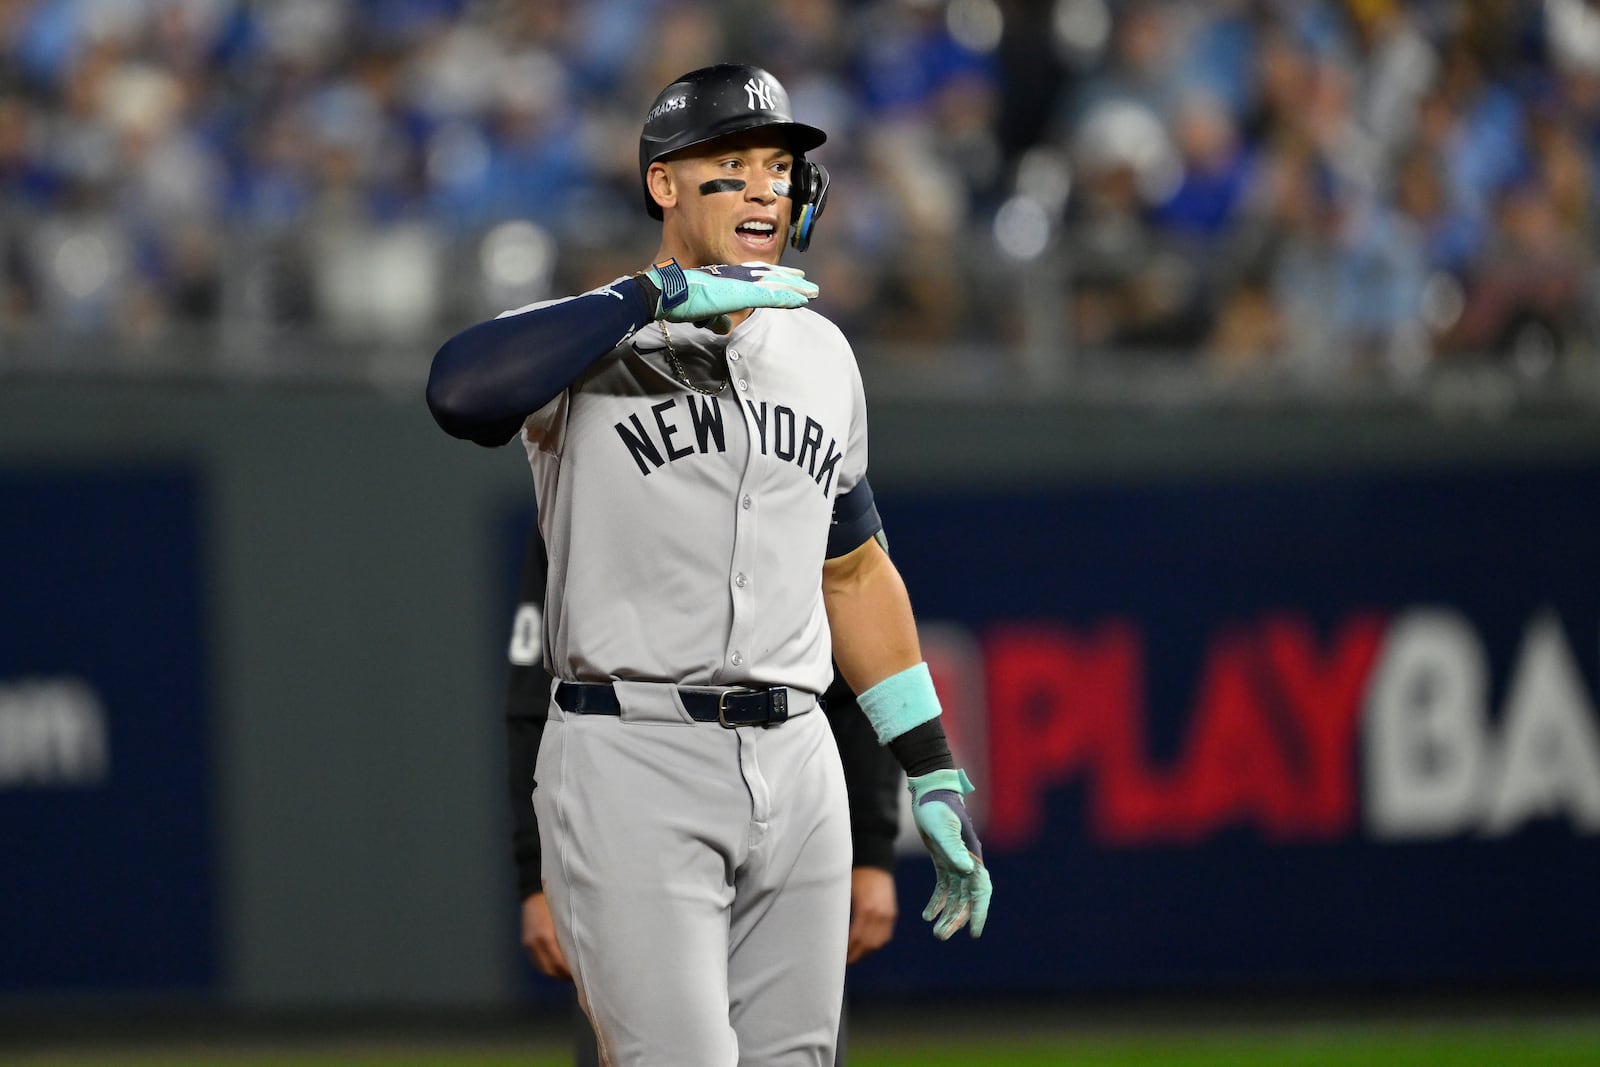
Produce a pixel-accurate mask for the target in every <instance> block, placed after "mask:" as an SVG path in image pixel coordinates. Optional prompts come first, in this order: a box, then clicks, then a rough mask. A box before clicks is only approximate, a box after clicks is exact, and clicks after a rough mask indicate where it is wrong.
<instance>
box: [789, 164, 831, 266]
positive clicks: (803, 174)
mask: <svg viewBox="0 0 1600 1067" xmlns="http://www.w3.org/2000/svg"><path fill="white" fill-rule="evenodd" d="M794 177H795V181H794V221H793V223H792V226H793V232H792V233H791V234H790V236H789V244H790V245H792V246H793V247H794V250H795V251H796V252H804V251H805V250H806V246H807V245H809V244H811V229H812V227H813V226H815V225H816V222H817V218H818V217H819V216H820V215H821V214H822V209H823V208H824V207H826V206H827V204H828V170H827V168H826V167H824V166H823V165H822V164H820V163H813V162H811V161H810V160H800V161H799V162H798V163H797V164H796V165H795V176H794Z"/></svg>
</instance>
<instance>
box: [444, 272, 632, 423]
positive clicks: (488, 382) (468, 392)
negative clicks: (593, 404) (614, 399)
mask: <svg viewBox="0 0 1600 1067" xmlns="http://www.w3.org/2000/svg"><path fill="white" fill-rule="evenodd" d="M648 299H649V294H648V293H646V292H644V291H643V290H641V288H640V283H639V282H638V280H636V279H633V278H629V279H626V280H624V281H620V282H616V283H614V284H613V285H612V286H611V287H610V288H608V289H602V290H599V291H597V292H593V293H587V294H585V295H583V296H577V297H573V298H572V299H570V300H562V301H559V302H557V303H554V304H548V305H546V306H544V307H541V308H535V309H534V310H532V311H524V312H522V313H521V314H520V315H507V316H504V317H502V318H498V319H490V320H489V321H488V322H480V323H478V324H477V325H476V326H469V327H467V328H466V329H465V330H462V331H461V332H460V333H458V334H456V335H455V336H454V337H452V338H450V339H449V340H448V341H446V342H445V343H444V344H443V345H441V346H440V348H439V351H438V352H436V353H435V354H434V357H433V367H432V369H431V370H430V371H429V373H428V410H429V411H431V412H432V413H433V420H434V421H435V422H437V423H438V424H439V427H440V429H442V430H444V432H445V433H447V434H449V435H450V436H452V437H460V438H464V439H465V440H468V441H474V442H476V443H478V444H480V445H486V446H494V445H503V444H505V443H506V442H507V441H509V440H511V439H512V438H513V437H515V436H516V435H517V431H518V430H519V429H520V428H521V427H522V422H523V420H524V419H526V418H527V417H528V416H529V415H531V414H533V413H534V412H535V411H538V410H539V409H540V408H542V407H544V406H545V405H546V404H548V403H549V402H550V401H551V400H553V399H554V398H555V397H557V396H558V395H560V393H561V391H562V390H563V389H565V388H566V387H567V386H568V385H570V384H571V383H572V381H573V379H575V378H577V376H578V375H579V374H582V373H583V372H584V370H586V369H587V368H588V367H589V365H590V364H592V363H594V362H595V361H596V360H598V359H599V358H600V357H601V356H603V355H605V354H606V353H607V352H610V351H611V350H612V349H613V348H615V347H616V346H617V345H619V344H620V343H622V341H623V339H624V338H626V337H627V336H628V335H629V334H631V333H633V331H635V330H637V329H638V328H639V327H640V326H643V325H644V324H645V323H647V322H649V321H650V320H651V318H652V317H653V308H651V307H650V305H649V304H647V303H646V301H647V300H648ZM652 302H653V301H652Z"/></svg>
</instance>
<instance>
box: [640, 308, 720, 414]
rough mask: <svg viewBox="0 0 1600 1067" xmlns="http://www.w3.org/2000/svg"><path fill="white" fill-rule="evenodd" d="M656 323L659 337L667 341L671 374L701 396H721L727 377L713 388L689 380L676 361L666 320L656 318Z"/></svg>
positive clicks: (675, 352)
mask: <svg viewBox="0 0 1600 1067" xmlns="http://www.w3.org/2000/svg"><path fill="white" fill-rule="evenodd" d="M656 325H657V326H659V327H661V339H662V340H663V341H665V342H667V362H668V363H670V364H672V376H673V377H675V378H677V379H678V381H679V382H681V383H682V384H683V385H685V386H687V387H688V388H690V389H693V390H694V391H695V392H697V393H699V394H700V395H701V396H721V395H722V391H723V390H724V389H726V388H728V379H727V378H724V379H722V382H721V383H720V384H719V385H718V386H717V387H716V388H715V389H702V388H700V387H699V386H698V385H696V384H694V383H693V382H691V381H690V380H689V375H688V374H687V373H685V372H684V369H683V364H682V363H679V362H678V352H677V350H676V349H675V348H673V347H672V335H671V334H670V333H668V332H667V321H666V320H665V319H657V320H656Z"/></svg>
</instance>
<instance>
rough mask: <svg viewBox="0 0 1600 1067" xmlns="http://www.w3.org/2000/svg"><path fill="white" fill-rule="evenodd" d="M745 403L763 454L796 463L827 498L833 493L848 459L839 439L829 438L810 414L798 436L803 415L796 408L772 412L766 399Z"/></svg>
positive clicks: (775, 406)
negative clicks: (800, 417) (797, 425)
mask: <svg viewBox="0 0 1600 1067" xmlns="http://www.w3.org/2000/svg"><path fill="white" fill-rule="evenodd" d="M744 404H745V407H747V408H749V409H750V418H751V420H752V421H753V422H754V423H755V426H756V437H757V441H758V444H759V446H760V448H761V454H762V455H763V456H765V455H772V456H774V457H776V458H777V459H781V460H783V461H784V462H785V463H793V464H794V465H795V466H797V467H799V468H800V469H801V470H803V471H805V472H806V476H807V477H809V478H810V479H811V480H812V481H814V482H816V483H817V485H819V486H820V487H821V488H822V495H823V496H827V495H828V494H829V493H831V492H832V491H833V478H834V475H835V474H836V473H838V467H839V461H840V460H841V459H843V458H844V452H843V451H841V450H840V448H839V441H838V439H837V438H834V437H828V436H827V433H828V432H827V430H825V429H823V426H822V423H820V422H818V421H817V420H816V419H813V418H812V417H811V416H809V415H807V416H805V422H804V424H803V427H804V428H803V429H801V430H800V432H799V433H798V435H797V434H796V422H797V420H798V419H799V416H798V415H796V414H795V412H794V409H792V408H787V407H784V406H783V405H782V404H775V405H773V407H772V409H771V411H770V412H769V411H768V409H767V402H766V401H765V400H763V401H761V402H760V403H759V404H758V403H756V402H755V401H753V400H746V401H745V402H744ZM824 438H826V439H827V442H828V445H827V450H826V453H824V451H823V445H822V442H823V439H824Z"/></svg>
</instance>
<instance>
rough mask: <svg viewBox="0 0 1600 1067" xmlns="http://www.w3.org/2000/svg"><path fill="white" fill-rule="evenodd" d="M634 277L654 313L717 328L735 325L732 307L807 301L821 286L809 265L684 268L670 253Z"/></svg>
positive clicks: (800, 304)
mask: <svg viewBox="0 0 1600 1067" xmlns="http://www.w3.org/2000/svg"><path fill="white" fill-rule="evenodd" d="M634 277H635V278H637V279H638V281H639V288H640V290H641V291H642V292H643V294H644V300H645V305H646V306H647V307H649V308H650V314H651V316H652V317H654V318H658V319H666V320H667V321H668V322H692V323H694V324H696V325H697V326H709V327H710V328H711V329H713V330H715V331H716V332H717V333H727V332H728V330H729V329H731V328H732V326H731V324H730V323H729V322H728V319H727V316H728V315H729V314H730V313H731V312H735V311H744V310H745V309H747V308H797V307H804V306H805V305H806V304H807V302H809V301H810V300H812V299H813V298H815V297H816V295H817V292H818V290H817V286H816V283H815V282H808V281H806V276H805V272H804V271H802V270H799V269H798V268H795V267H780V266H778V265H777V264H775V263H741V264H738V265H733V266H729V265H718V266H714V267H692V268H690V269H689V270H684V269H683V268H682V267H680V266H678V261H677V260H676V259H668V260H663V261H662V262H660V263H657V264H655V265H654V266H652V267H651V268H650V269H649V270H647V271H645V272H643V273H642V274H636V275H634Z"/></svg>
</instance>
